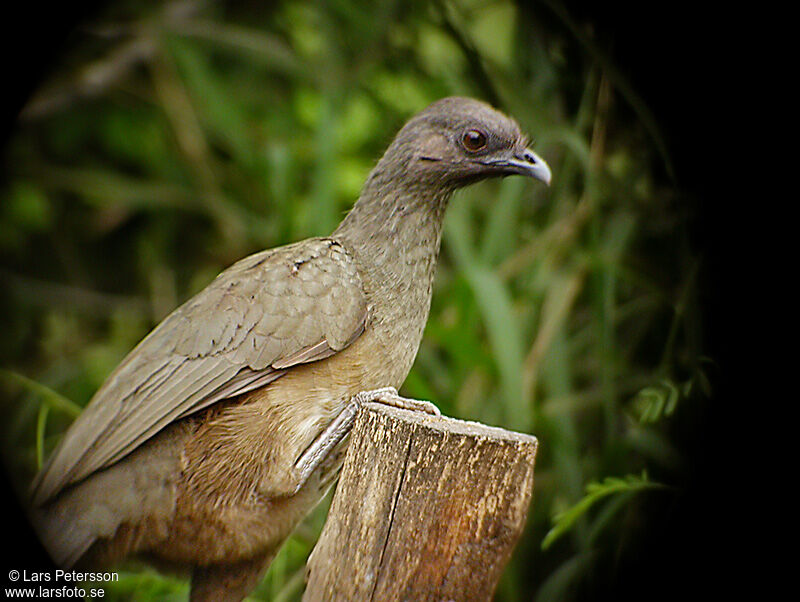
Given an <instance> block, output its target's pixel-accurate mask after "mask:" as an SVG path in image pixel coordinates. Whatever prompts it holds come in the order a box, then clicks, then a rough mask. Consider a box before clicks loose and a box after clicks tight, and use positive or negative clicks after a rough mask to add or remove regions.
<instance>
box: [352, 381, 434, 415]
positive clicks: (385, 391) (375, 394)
mask: <svg viewBox="0 0 800 602" xmlns="http://www.w3.org/2000/svg"><path fill="white" fill-rule="evenodd" d="M353 399H354V401H356V402H358V403H359V404H363V403H366V402H368V401H374V402H377V403H382V404H385V405H387V406H392V407H395V408H400V409H401V410H412V411H414V412H425V413H426V414H431V415H433V416H441V415H442V413H441V411H439V408H437V407H436V406H435V405H434V404H433V403H431V402H430V401H426V400H424V399H409V398H407V397H401V396H400V395H399V394H398V393H397V389H395V388H394V387H383V388H381V389H375V390H373V391H361V392H360V393H357V394H356V395H355V396H354V397H353Z"/></svg>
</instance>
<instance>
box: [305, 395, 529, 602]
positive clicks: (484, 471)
mask: <svg viewBox="0 0 800 602" xmlns="http://www.w3.org/2000/svg"><path fill="white" fill-rule="evenodd" d="M350 437H351V439H350V446H349V449H348V451H347V456H346V459H345V462H344V466H343V468H342V473H341V476H340V478H339V483H338V485H337V487H336V495H335V496H334V498H333V502H332V505H331V509H330V512H329V513H328V519H327V522H326V523H325V527H324V528H323V530H322V534H321V535H320V539H319V541H318V542H317V545H316V547H315V548H314V551H313V552H312V555H311V557H310V558H309V562H308V573H307V580H308V584H307V587H306V591H305V595H304V596H303V600H304V602H318V601H326V602H327V601H334V600H340V601H349V600H359V601H362V600H375V601H381V602H390V601H392V600H415V601H416V600H431V601H433V600H437V601H440V600H452V601H458V600H490V599H491V598H492V594H493V592H494V590H495V587H496V586H497V582H498V580H499V579H500V576H501V574H502V571H503V568H504V567H505V565H506V563H507V562H508V559H509V557H510V556H511V551H512V549H513V547H514V545H515V544H516V542H517V539H518V538H519V536H520V533H521V532H522V529H523V527H524V525H525V518H526V516H527V513H528V505H529V503H530V499H531V494H532V492H533V464H534V458H535V456H536V446H537V441H536V438H535V437H532V436H530V435H523V434H520V433H512V432H509V431H505V430H503V429H499V428H493V427H488V426H485V425H482V424H477V423H472V422H463V421H460V420H454V419H452V418H444V417H435V416H430V415H427V414H422V413H419V412H409V411H403V410H397V409H395V408H391V407H388V406H385V405H379V404H374V403H370V404H366V405H365V407H364V409H362V411H361V412H360V414H359V416H358V418H357V419H356V423H355V425H354V427H353V430H352V432H351V435H350Z"/></svg>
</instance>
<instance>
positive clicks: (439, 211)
mask: <svg viewBox="0 0 800 602" xmlns="http://www.w3.org/2000/svg"><path fill="white" fill-rule="evenodd" d="M398 171H399V173H398V172H395V173H386V171H385V170H384V169H382V166H381V164H379V165H378V166H377V167H376V168H375V170H374V171H373V173H372V174H371V175H370V177H369V179H368V180H367V183H366V184H365V186H364V190H363V192H362V193H361V197H360V198H359V200H358V201H357V202H356V204H355V205H354V206H353V209H352V210H351V211H350V213H349V214H348V215H347V217H346V218H345V219H344V220H343V221H342V223H341V224H340V225H339V227H338V228H337V229H336V231H335V232H334V234H333V236H334V237H335V238H337V239H339V240H342V241H343V242H344V243H345V244H346V246H348V247H349V248H350V249H351V250H352V251H353V252H354V253H355V254H356V255H358V256H360V257H358V259H362V260H366V261H363V262H360V263H361V264H362V266H364V271H365V272H366V274H364V275H365V276H366V277H367V278H368V279H369V280H370V284H371V285H373V286H376V287H380V288H388V289H392V290H393V291H394V292H395V293H397V294H408V293H409V292H411V291H412V289H414V291H415V292H416V293H417V294H415V295H414V296H415V297H417V296H421V297H427V299H425V298H419V299H415V300H416V301H417V302H418V303H423V304H429V303H430V290H431V284H432V281H433V276H434V271H435V268H436V260H437V257H438V254H439V247H440V243H441V237H442V219H443V217H444V212H445V209H446V208H447V201H448V199H449V198H450V195H451V193H452V189H450V188H448V187H442V186H436V185H434V184H432V183H426V182H424V181H420V180H414V179H413V178H411V177H404V176H406V175H407V174H406V173H404V172H405V170H404V169H401V170H398ZM421 293H425V294H421ZM420 309H421V308H420ZM425 313H426V315H427V307H426V308H425Z"/></svg>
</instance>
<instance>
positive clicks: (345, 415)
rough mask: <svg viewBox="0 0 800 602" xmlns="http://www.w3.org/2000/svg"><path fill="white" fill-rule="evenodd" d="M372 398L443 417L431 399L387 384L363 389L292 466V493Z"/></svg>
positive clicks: (397, 406) (342, 435) (332, 447)
mask: <svg viewBox="0 0 800 602" xmlns="http://www.w3.org/2000/svg"><path fill="white" fill-rule="evenodd" d="M369 401H374V402H377V403H383V404H386V405H389V406H393V407H395V408H401V409H404V410H414V411H418V412H425V413H427V414H433V415H434V416H440V415H441V412H440V411H439V408H437V407H436V406H435V405H434V404H432V403H431V402H430V401H424V400H420V399H407V398H405V397H400V395H398V394H397V389H395V388H394V387H384V388H382V389H375V390H372V391H361V392H360V393H357V394H356V395H354V396H353V397H352V398H351V399H350V403H348V404H347V405H346V406H345V408H344V409H343V410H342V411H341V412H340V413H339V415H338V416H336V418H334V419H333V422H331V423H330V424H329V425H328V426H327V427H326V428H325V430H324V431H322V432H321V433H320V434H319V435H317V437H316V439H314V440H313V441H312V442H311V445H309V446H308V447H307V448H306V450H305V451H304V452H303V453H302V454H301V455H300V457H299V458H298V459H297V461H295V463H294V466H293V467H292V474H291V477H290V479H291V482H292V487H291V488H290V491H291V494H295V493H297V492H298V491H299V490H300V488H301V487H302V486H303V485H304V484H305V483H306V481H308V478H309V477H310V476H311V475H312V474H313V473H314V471H315V470H316V469H317V467H319V465H320V464H321V463H322V462H323V460H325V458H327V457H328V454H330V453H331V451H332V450H334V449H335V448H336V446H337V445H339V443H341V441H342V439H344V438H345V437H346V436H347V434H348V433H350V431H351V430H352V428H353V424H354V423H355V420H356V415H357V414H358V410H359V408H360V407H361V406H362V405H363V404H364V403H367V402H369Z"/></svg>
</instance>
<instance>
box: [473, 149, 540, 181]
mask: <svg viewBox="0 0 800 602" xmlns="http://www.w3.org/2000/svg"><path fill="white" fill-rule="evenodd" d="M488 163H489V164H490V165H493V166H494V167H498V168H500V169H501V170H503V171H504V172H505V173H508V174H518V175H521V176H528V177H531V178H535V179H537V180H539V181H540V182H544V183H545V184H546V185H547V186H550V179H551V178H552V173H551V172H550V167H549V166H548V165H547V163H546V162H545V160H544V159H542V158H541V157H540V156H539V155H537V154H536V153H535V152H533V151H532V150H531V149H529V148H526V149H525V150H523V151H520V152H516V153H514V154H513V155H511V156H510V157H503V158H502V159H495V160H492V161H490V162H488Z"/></svg>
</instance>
